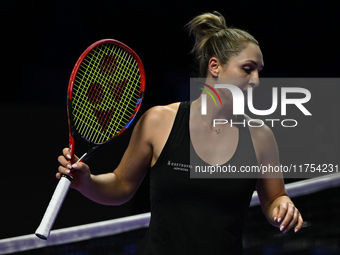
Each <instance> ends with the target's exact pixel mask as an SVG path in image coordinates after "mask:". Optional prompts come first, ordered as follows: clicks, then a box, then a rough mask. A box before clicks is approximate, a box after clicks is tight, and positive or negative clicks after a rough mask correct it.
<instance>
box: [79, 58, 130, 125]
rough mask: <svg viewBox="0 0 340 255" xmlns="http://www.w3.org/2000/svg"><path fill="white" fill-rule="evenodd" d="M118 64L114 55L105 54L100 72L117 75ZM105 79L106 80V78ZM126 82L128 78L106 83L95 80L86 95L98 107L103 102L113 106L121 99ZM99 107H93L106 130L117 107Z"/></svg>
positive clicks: (94, 112) (106, 74)
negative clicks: (113, 103)
mask: <svg viewBox="0 0 340 255" xmlns="http://www.w3.org/2000/svg"><path fill="white" fill-rule="evenodd" d="M117 66H118V62H117V60H116V59H115V58H114V57H113V56H110V55H105V56H104V57H103V58H102V60H101V61H100V72H101V74H103V75H105V76H112V75H115V72H116V69H117ZM103 80H104V81H105V79H103ZM126 84H127V80H122V81H119V82H106V83H105V84H101V83H97V82H95V83H92V84H91V85H90V86H89V88H88V90H87V93H86V95H87V98H88V100H89V101H90V102H91V104H92V105H95V106H97V107H98V108H99V106H100V105H102V104H103V103H105V104H107V105H105V106H111V105H112V102H113V101H115V102H116V103H118V102H119V101H120V99H121V97H122V95H123V92H124V89H125V86H126ZM104 99H105V100H104ZM108 101H109V103H107V102H108ZM102 106H103V105H102ZM98 108H96V107H93V114H94V115H95V116H96V118H97V121H98V123H99V124H100V126H101V128H102V130H103V131H106V130H107V128H108V126H109V124H110V122H111V119H112V116H113V114H114V111H115V109H114V107H113V106H112V107H111V108H109V109H106V110H102V109H98Z"/></svg>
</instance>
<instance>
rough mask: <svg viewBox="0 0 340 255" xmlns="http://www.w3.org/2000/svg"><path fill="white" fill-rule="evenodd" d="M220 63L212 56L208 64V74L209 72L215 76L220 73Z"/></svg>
mask: <svg viewBox="0 0 340 255" xmlns="http://www.w3.org/2000/svg"><path fill="white" fill-rule="evenodd" d="M220 66H221V63H220V61H219V59H218V58H216V57H212V58H211V59H210V60H209V64H208V75H209V74H210V75H211V76H212V77H213V78H217V77H218V75H219V73H220Z"/></svg>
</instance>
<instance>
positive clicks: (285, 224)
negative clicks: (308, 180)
mask: <svg viewBox="0 0 340 255" xmlns="http://www.w3.org/2000/svg"><path fill="white" fill-rule="evenodd" d="M252 136H253V141H254V147H255V151H256V154H257V158H258V161H259V162H258V163H259V165H260V164H262V166H269V165H270V166H279V165H280V163H279V153H278V148H277V144H276V141H275V137H274V134H273V132H272V131H271V130H270V129H269V128H268V127H267V126H264V127H262V128H256V131H253V132H252ZM256 189H257V193H258V196H259V199H260V202H261V207H262V211H263V213H264V214H265V216H266V218H267V220H268V221H269V222H270V223H271V224H272V225H273V226H276V227H279V228H280V230H281V231H282V232H283V233H286V232H287V231H289V230H290V229H291V228H292V227H294V226H295V225H296V226H295V228H294V231H295V232H297V231H299V230H300V229H301V226H302V223H303V220H302V216H301V214H300V212H299V210H298V209H297V208H296V207H295V205H294V204H293V202H292V201H291V199H290V198H289V197H288V194H287V191H286V189H285V186H284V181H283V176H282V173H274V174H267V175H263V176H261V177H260V178H259V179H258V180H257V184H256Z"/></svg>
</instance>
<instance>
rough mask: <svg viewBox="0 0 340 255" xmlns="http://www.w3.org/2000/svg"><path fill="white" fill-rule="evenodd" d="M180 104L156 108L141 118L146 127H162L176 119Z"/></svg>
mask: <svg viewBox="0 0 340 255" xmlns="http://www.w3.org/2000/svg"><path fill="white" fill-rule="evenodd" d="M178 106H179V103H173V104H169V105H163V106H154V107H152V108H150V109H149V110H147V111H146V112H145V113H144V115H143V116H142V118H141V121H142V122H143V124H144V125H147V126H148V125H157V126H161V125H163V124H166V123H167V122H171V121H173V120H174V119H175V116H176V113H177V110H178Z"/></svg>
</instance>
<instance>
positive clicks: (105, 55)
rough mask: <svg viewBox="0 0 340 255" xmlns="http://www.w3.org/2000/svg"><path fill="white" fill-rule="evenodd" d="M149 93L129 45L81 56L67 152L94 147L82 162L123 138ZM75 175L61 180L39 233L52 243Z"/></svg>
mask: <svg viewBox="0 0 340 255" xmlns="http://www.w3.org/2000/svg"><path fill="white" fill-rule="evenodd" d="M144 88H145V72H144V67H143V64H142V61H141V60H140V58H139V57H138V56H137V54H136V53H135V52H134V51H133V50H132V49H130V48H129V47H128V46H126V45H125V44H123V43H121V42H119V41H116V40H112V39H105V40H100V41H97V42H95V43H93V44H92V45H91V46H90V47H88V48H87V49H86V50H85V51H84V52H83V54H82V55H81V56H80V57H79V59H78V61H77V63H76V64H75V66H74V68H73V71H72V74H71V77H70V80H69V85H68V93H67V113H68V123H69V149H70V154H71V157H72V158H73V156H74V149H75V137H78V138H79V139H80V140H82V141H84V142H85V143H87V145H89V146H90V147H91V149H90V150H88V151H87V152H86V153H85V154H84V155H83V156H82V157H81V158H80V159H79V161H78V162H84V161H86V160H87V159H88V158H89V157H90V156H91V155H92V154H93V153H94V152H95V151H96V150H97V149H98V148H99V147H101V146H103V145H104V144H106V143H108V142H110V141H112V140H113V139H114V138H116V137H118V136H119V135H121V134H122V133H123V132H124V131H125V130H126V129H127V128H128V127H129V126H130V124H131V123H132V121H133V120H134V119H135V117H136V114H137V112H138V111H139V109H140V106H141V101H142V99H143V95H144ZM72 179H73V175H71V176H67V175H63V176H62V177H61V178H60V181H59V183H58V185H57V187H56V189H55V191H54V194H53V196H52V198H51V201H50V203H49V205H48V207H47V209H46V212H45V214H44V217H43V219H42V221H41V223H40V225H39V227H38V228H37V230H36V232H35V234H36V236H38V237H39V238H41V239H45V240H46V239H48V237H49V234H50V230H51V228H52V226H53V224H54V221H55V219H56V217H57V214H58V212H59V210H60V208H61V205H62V203H63V201H64V198H65V197H66V194H67V191H68V189H69V187H70V184H71V181H72Z"/></svg>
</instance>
